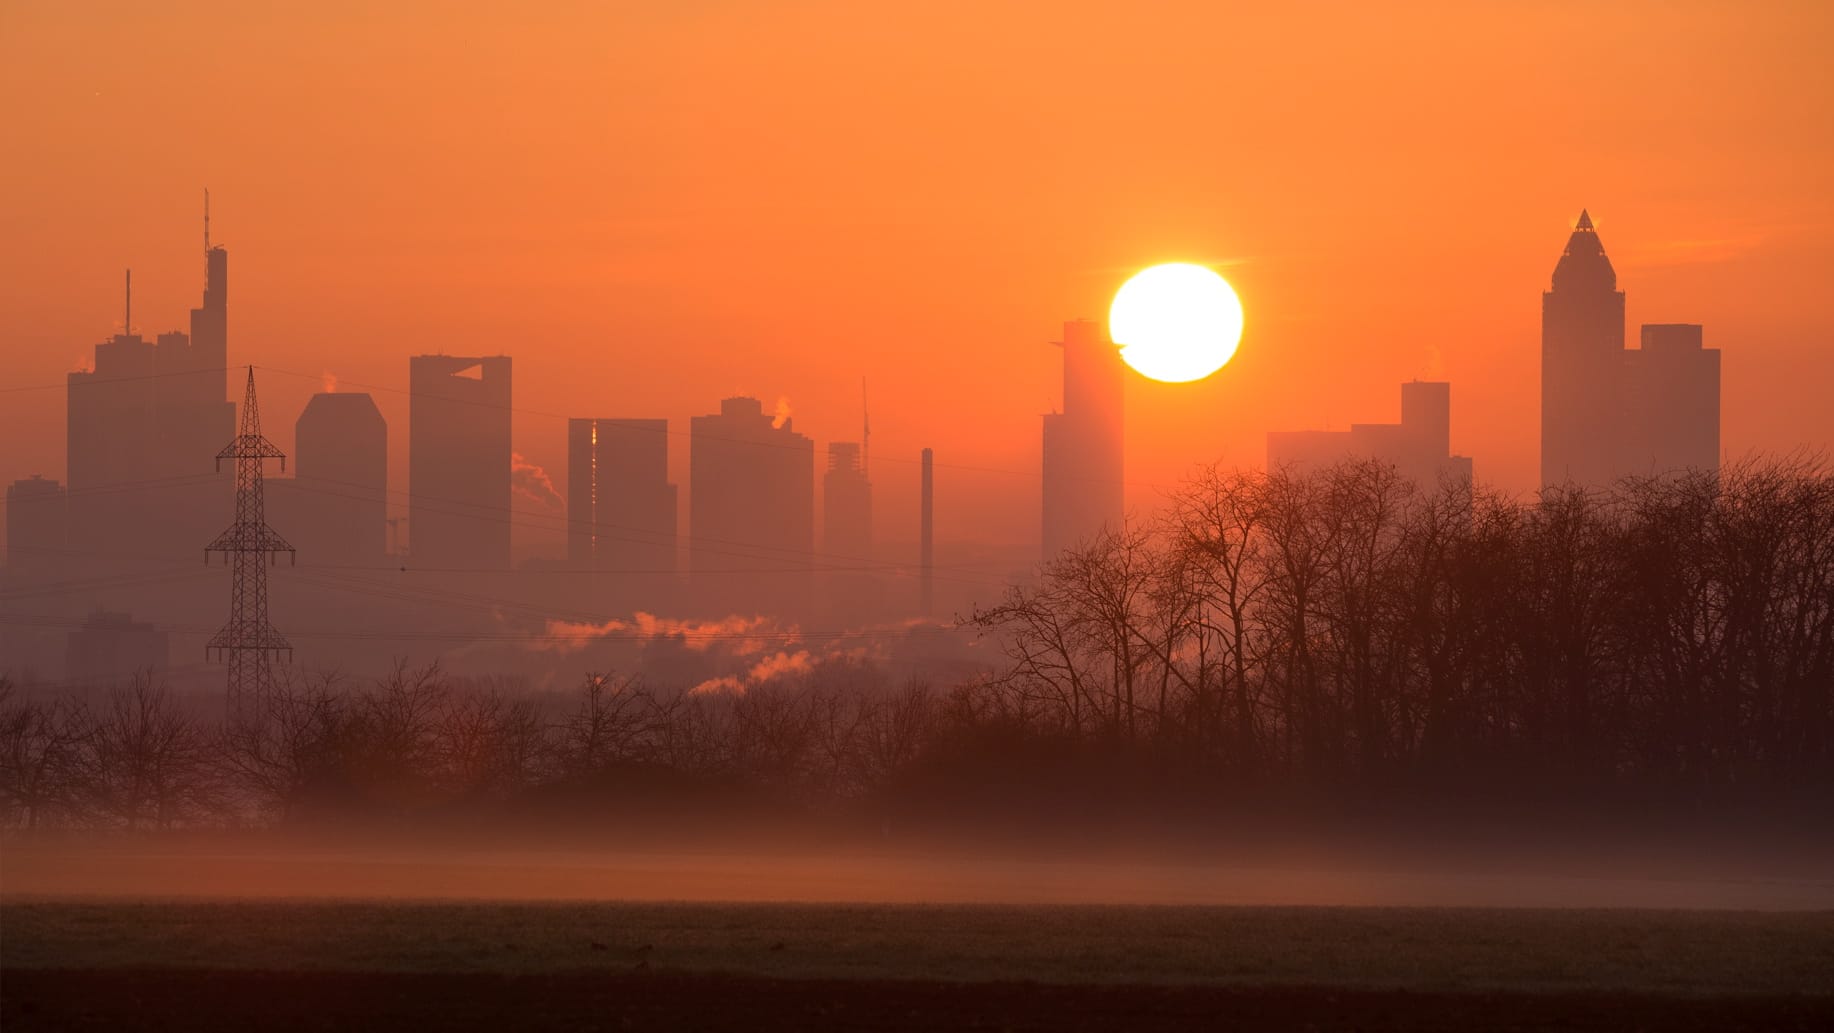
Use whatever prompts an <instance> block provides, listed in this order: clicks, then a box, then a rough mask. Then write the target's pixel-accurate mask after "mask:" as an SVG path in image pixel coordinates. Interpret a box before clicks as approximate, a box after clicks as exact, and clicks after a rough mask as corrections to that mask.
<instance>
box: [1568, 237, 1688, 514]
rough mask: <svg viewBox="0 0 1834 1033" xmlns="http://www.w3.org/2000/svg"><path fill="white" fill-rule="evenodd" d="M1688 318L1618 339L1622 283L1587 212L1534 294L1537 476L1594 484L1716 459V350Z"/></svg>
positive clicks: (1621, 322)
mask: <svg viewBox="0 0 1834 1033" xmlns="http://www.w3.org/2000/svg"><path fill="white" fill-rule="evenodd" d="M1700 342H1701V331H1700V328H1699V327H1698V326H1688V325H1686V324H1655V325H1651V326H1646V327H1644V328H1643V335H1642V344H1643V347H1642V348H1641V349H1639V350H1634V351H1632V350H1626V349H1625V347H1624V292H1623V291H1621V290H1618V289H1617V273H1616V271H1615V270H1613V269H1612V267H1611V260H1610V259H1609V258H1607V257H1606V256H1605V249H1604V245H1603V244H1602V243H1601V242H1600V241H1599V238H1598V233H1597V231H1596V229H1595V228H1594V227H1593V225H1592V217H1591V215H1590V214H1589V213H1587V212H1583V211H1582V212H1580V213H1579V224H1578V225H1577V226H1576V227H1575V228H1574V230H1573V234H1572V236H1571V237H1569V238H1568V239H1567V246H1566V250H1565V251H1564V252H1563V253H1562V254H1561V256H1560V261H1559V262H1558V263H1556V264H1555V266H1554V278H1553V289H1552V290H1550V291H1547V292H1546V293H1544V294H1543V295H1542V296H1541V482H1542V483H1543V484H1560V483H1566V482H1571V483H1573V484H1575V485H1579V486H1582V487H1603V486H1605V485H1608V484H1610V483H1611V482H1612V481H1614V480H1616V479H1617V478H1619V477H1622V476H1624V475H1626V474H1650V473H1664V472H1668V471H1673V470H1680V469H1686V468H1690V467H1692V468H1695V469H1714V468H1716V467H1717V466H1718V463H1719V353H1718V351H1717V350H1714V349H1705V348H1702V347H1701V343H1700Z"/></svg>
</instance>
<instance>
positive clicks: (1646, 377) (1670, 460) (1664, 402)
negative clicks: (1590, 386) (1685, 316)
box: [1624, 323, 1719, 474]
mask: <svg viewBox="0 0 1834 1033" xmlns="http://www.w3.org/2000/svg"><path fill="white" fill-rule="evenodd" d="M1702 336H1703V335H1702V330H1701V327H1700V326H1699V325H1698V324H1693V323H1651V324H1645V325H1644V327H1643V332H1642V345H1643V346H1642V347H1641V348H1640V349H1638V350H1636V351H1630V352H1625V353H1624V358H1625V362H1626V367H1625V369H1626V374H1627V375H1626V380H1627V381H1628V382H1629V398H1628V399H1627V400H1626V401H1627V403H1628V404H1627V411H1626V415H1627V420H1628V427H1627V432H1626V435H1625V443H1626V446H1627V448H1628V454H1627V455H1626V456H1625V460H1626V463H1625V465H1626V472H1627V473H1632V474H1659V473H1673V472H1677V471H1683V470H1716V469H1718V468H1719V349H1718V348H1705V347H1702Z"/></svg>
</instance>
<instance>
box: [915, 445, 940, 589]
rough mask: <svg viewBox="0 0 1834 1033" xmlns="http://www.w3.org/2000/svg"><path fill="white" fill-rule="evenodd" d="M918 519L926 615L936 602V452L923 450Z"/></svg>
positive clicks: (920, 579) (919, 576)
mask: <svg viewBox="0 0 1834 1033" xmlns="http://www.w3.org/2000/svg"><path fill="white" fill-rule="evenodd" d="M918 505H919V506H920V507H921V508H920V510H919V512H918V517H917V542H918V544H917V563H918V573H917V579H918V580H917V586H918V589H917V590H918V596H919V601H918V605H919V607H920V608H921V609H922V611H923V616H925V617H928V616H929V615H930V610H931V608H932V607H933V606H934V605H935V603H936V584H935V576H934V575H935V573H936V453H935V452H934V451H932V450H930V449H927V448H926V449H924V450H923V483H922V486H921V489H920V492H919V502H918Z"/></svg>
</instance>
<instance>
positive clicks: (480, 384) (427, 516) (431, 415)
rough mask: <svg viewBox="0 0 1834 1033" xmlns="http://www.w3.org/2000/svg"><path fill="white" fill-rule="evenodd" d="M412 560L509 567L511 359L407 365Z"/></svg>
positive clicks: (420, 358)
mask: <svg viewBox="0 0 1834 1033" xmlns="http://www.w3.org/2000/svg"><path fill="white" fill-rule="evenodd" d="M408 390H409V393H410V397H409V399H408V555H409V556H410V557H412V563H413V565H414V566H416V567H421V568H437V567H461V568H474V567H484V568H494V569H501V570H507V569H509V566H510V547H509V544H510V360H509V357H508V356H504V355H497V356H490V357H481V358H465V357H460V356H454V355H416V356H414V357H413V358H411V359H409V360H408Z"/></svg>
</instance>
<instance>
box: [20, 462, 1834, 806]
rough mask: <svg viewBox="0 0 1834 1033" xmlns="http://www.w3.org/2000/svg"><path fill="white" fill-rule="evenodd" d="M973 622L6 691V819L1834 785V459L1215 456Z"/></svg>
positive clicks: (1546, 794) (1672, 791)
mask: <svg viewBox="0 0 1834 1033" xmlns="http://www.w3.org/2000/svg"><path fill="white" fill-rule="evenodd" d="M962 624H963V625H964V627H965V628H967V629H970V630H973V631H977V632H979V633H981V634H982V635H983V636H984V638H985V640H986V641H987V643H988V644H989V645H990V646H991V647H992V648H993V649H994V650H996V654H997V655H998V656H999V657H1000V658H1001V662H1000V663H998V664H997V665H994V666H993V667H992V668H990V670H989V671H988V672H987V673H986V674H984V675H983V676H981V677H979V678H976V679H973V680H970V681H967V682H964V683H961V684H956V685H952V686H947V687H943V688H932V687H931V686H929V685H927V684H925V683H923V682H907V683H902V684H900V683H895V682H893V681H891V680H889V679H888V678H886V677H885V676H884V674H883V672H881V671H879V670H877V669H876V668H874V667H873V666H872V665H871V664H870V663H867V662H862V661H859V660H846V659H836V660H830V661H828V662H825V663H822V664H818V665H817V666H816V667H815V669H814V670H813V671H811V672H805V673H801V674H797V675H794V676H790V677H783V678H779V679H776V680H774V681H770V682H767V683H765V684H762V685H758V686H754V687H752V688H750V689H748V690H746V691H743V692H711V693H694V692H690V691H686V690H677V689H663V688H657V687H654V686H649V685H646V684H644V683H643V682H642V681H641V680H640V679H637V678H633V677H625V676H616V675H590V676H587V677H586V678H585V679H584V680H583V681H582V683H581V684H580V685H579V687H578V688H577V689H575V690H573V691H571V692H568V693H562V694H546V695H540V694H533V693H530V692H528V691H527V690H526V688H524V687H522V686H519V685H517V684H514V683H510V682H505V681H492V680H488V679H486V680H476V679H462V678H454V677H451V676H449V675H447V674H446V673H444V672H442V671H441V670H440V669H439V668H438V667H436V666H433V667H424V668H411V667H408V666H405V665H403V666H400V667H398V668H396V669H395V670H394V671H392V672H391V673H390V674H388V675H387V676H385V677H383V678H380V679H377V680H375V681H373V682H369V683H357V682H353V681H349V680H346V679H343V678H340V677H337V676H334V675H314V676H301V675H297V674H291V673H289V674H288V675H287V676H286V677H284V678H283V680H282V683H281V684H280V685H279V687H278V688H277V690H276V692H275V694H274V696H273V698H272V699H271V701H270V705H269V706H268V708H267V710H266V712H265V715H264V717H263V718H262V719H261V720H259V721H256V722H245V723H231V724H224V723H223V722H221V721H220V720H211V719H209V718H207V717H205V716H203V715H200V714H198V713H195V712H193V711H192V710H190V709H189V708H187V707H186V706H184V705H182V704H181V701H180V700H178V699H177V698H175V697H174V695H173V694H172V693H170V692H169V691H168V690H166V689H165V688H163V687H162V686H160V685H159V684H157V683H156V682H155V681H153V680H152V679H148V678H141V679H137V680H135V681H134V682H133V683H132V684H130V685H126V686H122V687H119V688H117V689H115V690H113V691H111V692H109V693H108V694H106V695H105V696H104V697H103V698H102V699H101V700H100V701H99V702H95V703H85V702H80V701H77V700H74V699H71V698H45V697H40V696H34V697H32V698H26V697H25V695H24V694H23V693H21V692H18V691H15V690H13V689H11V688H9V687H7V686H6V685H5V683H4V681H3V679H0V807H3V808H4V813H3V814H0V820H3V821H4V822H5V823H6V824H9V825H12V826H14V827H22V826H23V827H44V826H52V825H56V826H83V827H107V828H147V827H171V826H195V825H227V824H245V823H274V822H286V821H292V820H300V819H306V818H311V817H317V816H352V815H355V816H370V817H380V818H388V819H392V818H397V817H403V816H440V815H477V814H531V813H541V812H543V811H544V810H552V811H553V812H554V813H566V814H579V813H581V812H582V810H584V811H586V812H590V811H591V810H592V809H593V808H600V809H604V808H607V807H612V806H616V807H630V806H635V805H639V804H643V803H645V802H648V803H649V804H651V805H654V806H655V807H658V808H664V809H667V808H676V807H679V808H681V809H682V810H683V812H684V813H705V812H706V811H707V809H709V808H717V807H720V806H729V805H731V804H732V803H733V802H734V801H745V802H747V803H748V804H749V803H755V804H759V805H768V806H772V807H792V808H800V809H802V810H805V811H807V810H825V811H828V812H831V813H851V814H856V815H862V816H893V815H897V816H913V815H919V816H920V815H930V816H939V815H940V816H948V815H951V814H993V815H997V814H1000V813H1008V814H1015V813H1017V814H1025V815H1029V816H1034V817H1035V816H1039V815H1043V814H1047V813H1074V812H1077V811H1079V810H1080V811H1081V812H1083V813H1084V814H1093V813H1097V812H1102V813H1115V812H1117V811H1129V810H1131V811H1134V812H1140V811H1145V810H1150V809H1153V808H1160V809H1162V810H1177V811H1178V812H1179V813H1181V814H1186V815H1189V814H1193V813H1199V814H1200V813H1202V812H1203V811H1204V810H1205V809H1206V808H1207V807H1216V806H1220V805H1225V804H1228V803H1230V802H1240V801H1243V800H1262V801H1266V800H1277V799H1299V798H1306V799H1313V800H1327V801H1336V802H1337V803H1338V804H1339V805H1340V806H1342V805H1346V804H1348V805H1350V806H1355V805H1358V804H1360V803H1361V802H1364V801H1369V800H1389V801H1409V802H1416V803H1417V802H1431V801H1437V800H1464V801H1475V802H1479V803H1483V804H1485V805H1494V806H1498V807H1502V806H1507V805H1515V804H1519V803H1521V802H1522V801H1532V800H1539V801H1552V802H1564V803H1566V804H1570V805H1576V806H1584V805H1587V804H1589V803H1592V802H1594V801H1605V800H1610V799H1620V800H1621V799H1631V798H1636V799H1643V800H1664V801H1669V802H1674V803H1678V804H1681V805H1684V806H1685V805H1690V804H1698V803H1711V802H1728V801H1730V802H1734V803H1740V802H1743V803H1750V802H1758V801H1764V800H1776V799H1789V800H1795V801H1809V802H1811V803H1814V802H1816V801H1819V802H1821V803H1823V804H1825V803H1826V802H1828V801H1829V800H1830V798H1831V797H1834V738H1831V736H1834V475H1831V474H1830V472H1829V471H1828V469H1827V468H1826V467H1825V466H1824V465H1823V464H1821V463H1820V462H1819V461H1815V460H1790V461H1772V462H1765V463H1749V464H1743V465H1739V466H1735V467H1732V468H1729V469H1727V470H1724V471H1721V472H1719V473H1717V474H1696V475H1688V476H1682V477H1666V478H1652V479H1647V480H1637V481H1627V482H1625V483H1623V484H1621V485H1619V486H1618V487H1617V488H1616V489H1615V490H1613V491H1610V492H1595V493H1588V492H1582V491H1576V490H1557V491H1550V492H1546V493H1543V494H1542V495H1541V496H1540V497H1539V498H1537V499H1535V500H1532V501H1522V500H1517V499H1512V498H1509V497H1505V496H1502V495H1498V494H1495V493H1492V492H1488V491H1485V490H1482V489H1479V490H1472V489H1471V488H1469V487H1466V486H1458V485H1446V486H1444V487H1441V488H1439V489H1437V490H1423V489H1421V488H1419V487H1417V486H1416V485H1414V484H1413V483H1412V482H1411V481H1409V480H1407V479H1406V478H1403V477H1401V476H1399V475H1398V474H1397V473H1396V471H1395V470H1394V469H1393V468H1391V467H1387V466H1384V465H1381V464H1377V463H1347V464H1344V465H1341V466H1338V467H1335V468H1333V469H1330V470H1326V471H1322V472H1318V473H1315V474H1310V475H1299V474H1294V473H1290V472H1279V471H1277V472H1273V473H1269V474H1262V473H1255V472H1226V471H1222V470H1212V471H1207V472H1203V473H1201V474H1200V475H1198V476H1195V477H1193V478H1191V479H1190V480H1188V481H1187V482H1186V483H1184V484H1183V485H1182V486H1181V487H1180V488H1179V489H1178V490H1177V491H1176V492H1174V493H1173V494H1172V496H1171V497H1170V498H1169V499H1168V504H1167V505H1166V506H1165V507H1164V508H1163V511H1162V515H1161V516H1160V517H1159V518H1158V519H1156V520H1155V521H1154V522H1153V523H1151V524H1150V525H1148V526H1142V527H1136V528H1133V529H1130V530H1128V531H1126V532H1124V533H1117V534H1110V535H1105V536H1103V537H1100V538H1098V539H1096V540H1094V541H1091V542H1088V543H1086V544H1085V545H1084V546H1083V547H1081V548H1079V549H1076V550H1073V551H1071V552H1068V553H1066V554H1064V555H1063V556H1062V557H1060V558H1059V559H1057V560H1056V561H1054V562H1051V563H1047V564H1046V565H1045V566H1044V568H1043V569H1042V570H1041V571H1040V575H1039V577H1037V578H1036V579H1034V580H1033V581H1031V582H1030V583H1027V584H1024V585H1021V586H1017V587H1014V588H1012V589H1010V590H1009V592H1008V593H1007V595H1006V596H1005V598H1003V599H1002V600H1001V601H1000V602H999V603H998V604H997V605H994V606H990V607H988V608H986V609H983V610H979V611H977V612H975V613H973V614H971V615H969V616H968V617H966V618H964V619H963V621H962ZM284 670H287V669H283V671H284ZM1053 808H1055V811H1053ZM1104 809H1105V810H1104Z"/></svg>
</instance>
